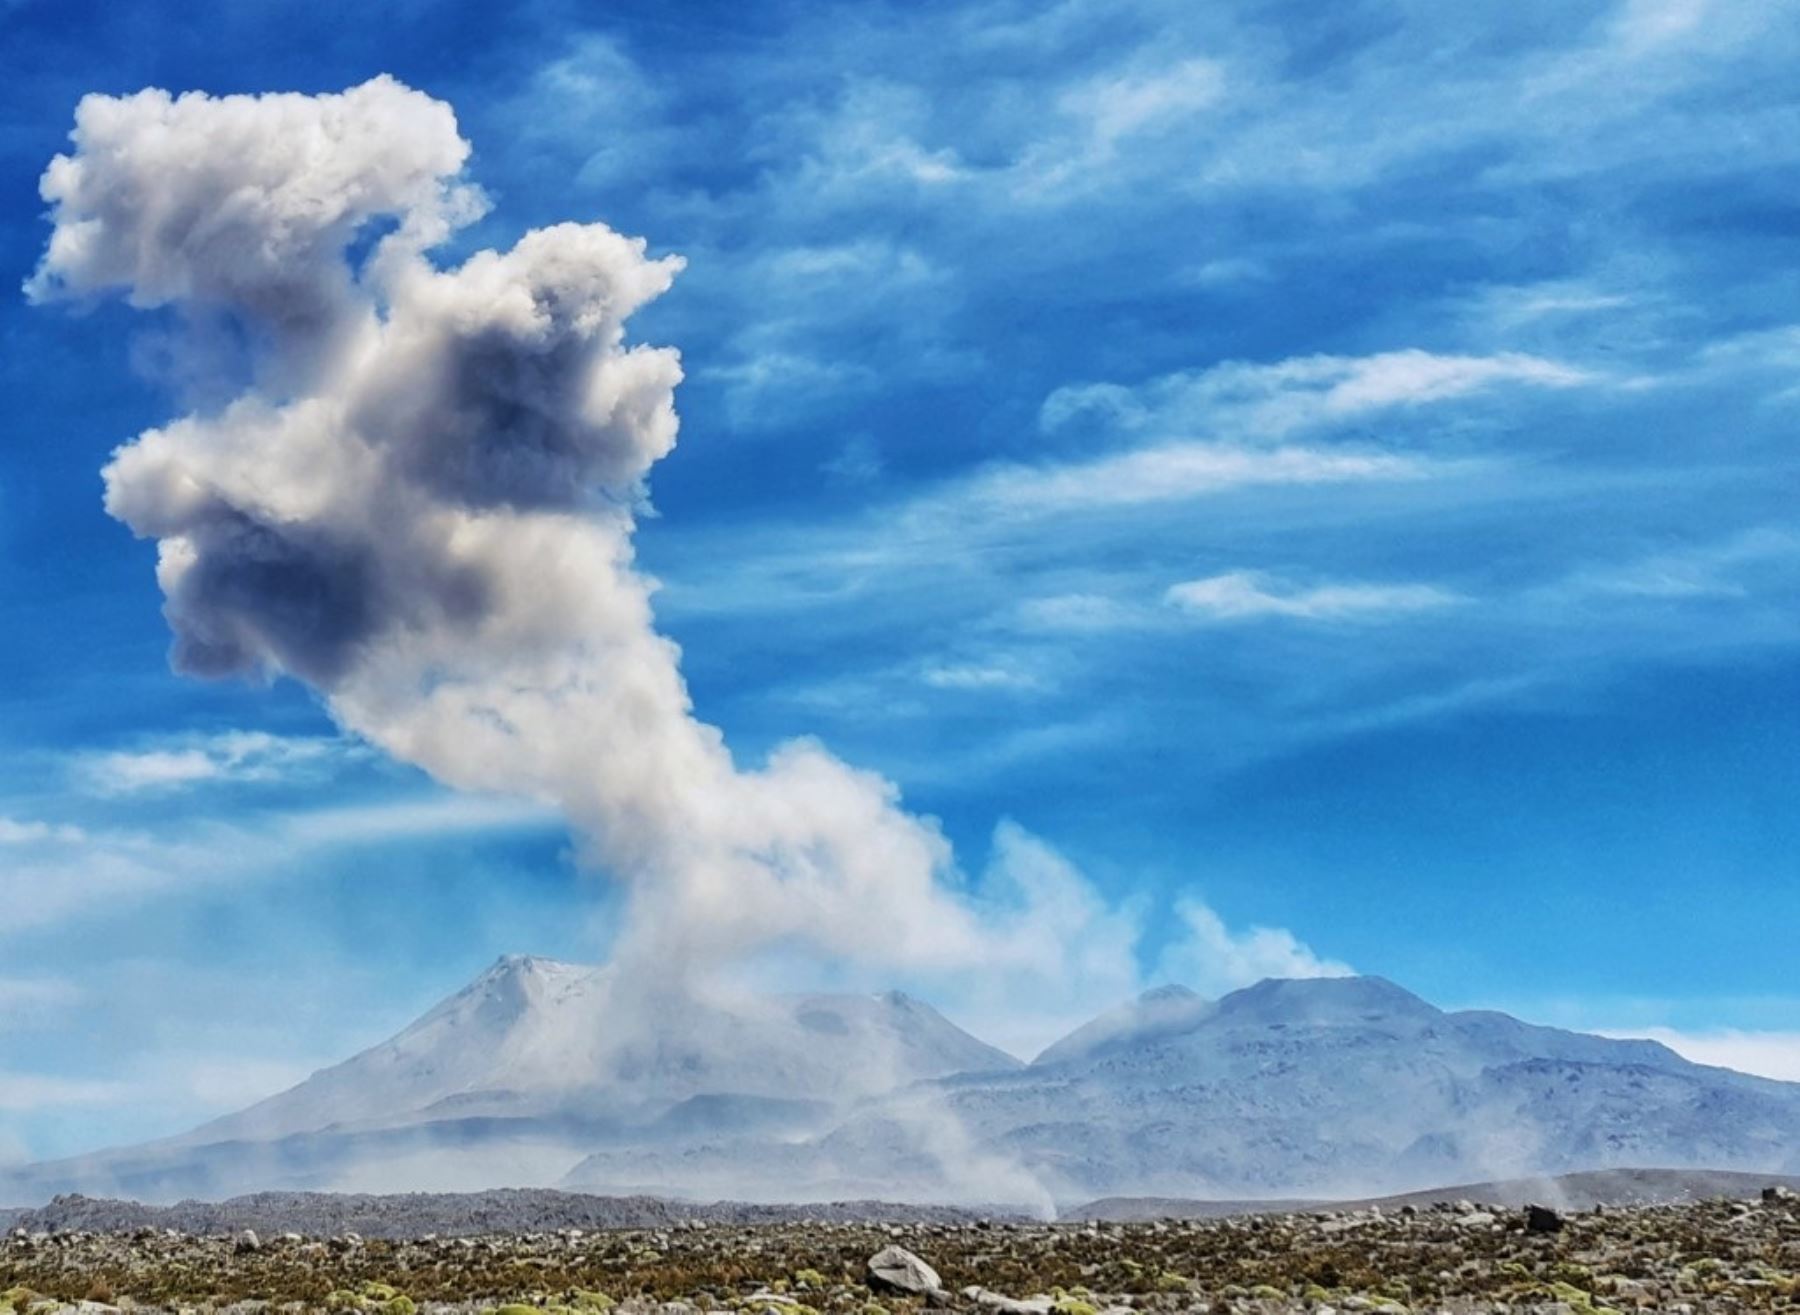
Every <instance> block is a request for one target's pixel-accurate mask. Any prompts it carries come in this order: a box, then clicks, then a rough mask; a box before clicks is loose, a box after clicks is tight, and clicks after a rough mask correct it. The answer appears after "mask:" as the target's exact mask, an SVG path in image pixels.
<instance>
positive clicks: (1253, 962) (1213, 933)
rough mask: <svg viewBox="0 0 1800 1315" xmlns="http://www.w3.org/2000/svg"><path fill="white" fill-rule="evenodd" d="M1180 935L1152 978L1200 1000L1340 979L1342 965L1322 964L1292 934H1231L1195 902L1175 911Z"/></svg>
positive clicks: (1269, 930) (1273, 930) (1267, 930)
mask: <svg viewBox="0 0 1800 1315" xmlns="http://www.w3.org/2000/svg"><path fill="white" fill-rule="evenodd" d="M1175 916H1176V917H1177V918H1178V919H1179V920H1180V923H1181V925H1182V934H1181V935H1180V936H1178V937H1177V938H1175V940H1174V941H1173V942H1172V943H1171V944H1170V945H1169V946H1168V948H1167V949H1166V950H1164V952H1163V954H1162V956H1161V957H1160V959H1159V960H1158V961H1157V966H1156V973H1155V977H1156V978H1157V979H1158V980H1160V981H1167V982H1179V983H1181V984H1182V985H1184V986H1190V987H1192V988H1193V989H1194V990H1196V991H1198V992H1200V994H1202V995H1222V994H1224V993H1225V992H1227V991H1234V990H1236V989H1238V988H1239V987H1241V986H1249V985H1251V984H1252V983H1255V982H1259V981H1261V980H1262V979H1263V978H1265V977H1344V976H1348V975H1349V974H1350V972H1351V971H1352V970H1351V969H1350V967H1349V966H1348V965H1346V964H1342V963H1338V962H1336V961H1335V960H1331V959H1323V958H1320V957H1319V956H1318V955H1316V954H1314V953H1313V951H1312V949H1311V948H1310V947H1308V946H1306V945H1304V944H1302V943H1301V942H1300V941H1299V940H1298V939H1296V938H1295V936H1294V934H1293V933H1292V932H1289V931H1286V930H1283V929H1281V928H1277V927H1250V928H1248V929H1246V930H1244V931H1241V932H1238V931H1233V930H1231V928H1229V927H1227V926H1226V925H1225V922H1224V920H1223V919H1222V918H1220V917H1219V915H1218V914H1217V913H1215V912H1214V911H1213V910H1212V909H1210V908H1209V907H1207V905H1205V904H1204V903H1202V902H1201V901H1199V900H1197V899H1191V898H1189V899H1183V900H1180V901H1178V902H1177V903H1176V905H1175Z"/></svg>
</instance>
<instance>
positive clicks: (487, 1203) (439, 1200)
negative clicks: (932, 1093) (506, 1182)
mask: <svg viewBox="0 0 1800 1315" xmlns="http://www.w3.org/2000/svg"><path fill="white" fill-rule="evenodd" d="M12 1213H13V1218H12V1219H11V1221H7V1220H5V1219H4V1218H0V1226H5V1227H9V1228H23V1229H25V1230H26V1231H27V1232H49V1233H65V1232H89V1233H122V1232H130V1231H133V1230H135V1229H139V1228H157V1229H174V1230H175V1231H176V1232H180V1233H198V1234H208V1233H210V1234H220V1233H233V1234H235V1233H237V1232H240V1231H241V1230H243V1229H246V1228H249V1229H254V1230H256V1231H257V1232H258V1233H263V1234H275V1233H302V1234H304V1235H306V1236H307V1237H331V1236H334V1235H339V1234H344V1233H358V1234H360V1235H361V1236H363V1237H365V1238H390V1239H399V1238H412V1237H420V1236H423V1235H424V1234H427V1233H431V1234H435V1235H437V1236H440V1237H473V1236H484V1235H492V1234H504V1233H527V1232H553V1231H555V1230H557V1229H563V1228H583V1229H589V1230H592V1229H605V1228H666V1227H670V1226H674V1225H680V1224H687V1223H690V1222H692V1223H704V1224H781V1223H793V1222H798V1221H802V1220H808V1219H819V1220H830V1221H833V1222H861V1223H938V1224H955V1223H964V1222H969V1221H973V1220H974V1219H976V1218H977V1217H979V1212H977V1211H975V1210H971V1209H966V1208H963V1207H959V1206H947V1205H899V1204H894V1203H891V1202H886V1201H834V1202H828V1203H821V1204H815V1205H757V1204H751V1203H746V1202H741V1201H715V1202H710V1203H700V1202H692V1201H678V1200H670V1199H668V1198H666V1197H659V1196H590V1195H586V1194H584V1193H581V1192H559V1191H554V1190H551V1189H549V1188H501V1189H496V1190H494V1191H487V1192H407V1193H402V1194H398V1195H384V1196H371V1195H367V1194H361V1193H353V1192H258V1193H256V1194H254V1195H251V1196H236V1197H232V1198H231V1199H229V1200H226V1201H216V1202H215V1201H181V1202H178V1203H177V1204H175V1205H142V1204H139V1203H138V1202H136V1201H114V1200H105V1199H101V1198H96V1197H89V1196H59V1197H57V1198H56V1199H55V1200H54V1201H52V1202H50V1204H49V1205H46V1206H43V1207H42V1208H40V1209H36V1210H22V1211H14V1212H12Z"/></svg>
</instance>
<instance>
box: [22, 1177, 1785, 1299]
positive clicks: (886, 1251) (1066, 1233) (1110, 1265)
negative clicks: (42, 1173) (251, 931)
mask: <svg viewBox="0 0 1800 1315" xmlns="http://www.w3.org/2000/svg"><path fill="white" fill-rule="evenodd" d="M894 1248H899V1249H900V1250H899V1252H896V1251H895V1250H894ZM934 1285H935V1286H934ZM83 1302H86V1303H87V1304H86V1305H85V1307H84V1306H82V1305H81V1304H80V1303H83ZM71 1305H73V1306H75V1308H76V1309H77V1310H78V1311H83V1312H84V1313H85V1315H110V1313H111V1311H112V1310H114V1309H118V1310H129V1309H133V1308H136V1309H140V1310H145V1309H152V1308H154V1309H160V1310H169V1311H193V1312H198V1311H202V1310H215V1311H216V1310H225V1309H231V1310H234V1311H240V1312H244V1313H245V1315H249V1313H250V1312H253V1311H261V1310H265V1309H269V1308H271V1307H273V1308H276V1309H287V1310H292V1311H296V1312H298V1311H302V1310H307V1311H310V1310H332V1311H338V1312H360V1313H361V1315H419V1312H424V1313H425V1315H458V1313H461V1312H489V1313H490V1315H535V1312H539V1311H542V1312H545V1313H546V1315H578V1313H581V1312H586V1313H588V1315H598V1313H599V1312H605V1311H611V1310H614V1309H615V1307H616V1308H617V1315H704V1313H705V1312H725V1313H726V1315H877V1313H878V1312H880V1313H881V1315H915V1313H916V1312H920V1311H924V1310H953V1311H962V1312H966V1313H967V1315H1127V1312H1170V1313H1171V1315H1173V1313H1174V1312H1188V1311H1195V1312H1198V1311H1208V1312H1211V1311H1234V1312H1269V1313H1271V1315H1272V1313H1274V1312H1285V1311H1309V1312H1315V1313H1322V1312H1326V1311H1383V1312H1389V1315H1393V1313H1396V1312H1402V1311H1405V1312H1426V1311H1442V1312H1476V1311H1484V1312H1493V1311H1502V1310H1506V1311H1537V1312H1559V1313H1562V1312H1591V1311H1601V1310H1616V1311H1630V1310H1641V1309H1654V1310H1664V1311H1685V1312H1690V1313H1693V1315H1697V1313H1699V1312H1715V1311H1717V1312H1734V1311H1764V1310H1771V1311H1772V1310H1797V1309H1800V1196H1796V1195H1795V1194H1794V1193H1792V1192H1790V1191H1787V1190H1786V1189H1782V1188H1771V1189H1769V1191H1768V1192H1767V1194H1766V1197H1759V1198H1758V1199H1757V1200H1755V1201H1739V1200H1717V1201H1707V1202H1690V1203H1686V1204H1678V1205H1661V1206H1638V1207H1629V1208H1615V1209H1604V1210H1598V1211H1588V1212H1583V1213H1576V1214H1567V1215H1564V1214H1558V1213H1556V1212H1554V1211H1551V1210H1548V1209H1545V1208H1542V1207H1537V1208H1526V1209H1509V1210H1494V1209H1485V1208H1482V1207H1480V1206H1477V1205H1475V1204H1474V1203H1472V1202H1467V1201H1462V1202H1452V1203H1443V1204H1438V1205H1432V1206H1426V1207H1422V1208H1421V1207H1417V1206H1411V1205H1408V1206H1403V1207H1400V1208H1397V1209H1394V1210H1383V1209H1379V1208H1368V1209H1362V1210H1352V1211H1317V1212H1310V1213H1295V1214H1283V1215H1252V1216H1242V1217H1237V1218H1230V1219H1206V1220H1201V1219H1190V1220H1173V1221H1161V1220H1159V1221H1146V1222H1139V1223H1130V1224H1119V1223H1100V1222H1090V1223H1084V1224H1071V1223H1062V1224H1035V1223H1018V1222H999V1221H989V1220H974V1221H962V1222H947V1221H946V1222H906V1223H901V1222H895V1223H888V1224H873V1223H867V1222H843V1221H833V1220H831V1219H829V1218H826V1217H824V1216H823V1215H822V1214H816V1215H815V1216H814V1217H812V1218H809V1219H804V1220H792V1221H788V1222H779V1223H766V1224H741V1223H708V1222H704V1221H701V1220H698V1219H692V1218H690V1219H683V1220H677V1221H673V1222H670V1223H668V1224H666V1225H662V1226H657V1227H650V1228H624V1229H605V1230H599V1231H591V1230H584V1229H579V1228H565V1229H562V1230H558V1231H553V1232H540V1233H526V1234H499V1235H493V1236H487V1237H481V1238H475V1237H456V1238H452V1237H423V1238H415V1239H411V1240H404V1241H396V1240H386V1239H378V1238H372V1237H365V1236H359V1235H356V1234H354V1233H351V1234H340V1235H337V1236H334V1237H330V1238H323V1239H318V1238H314V1239H308V1238H303V1237H301V1236H300V1235H299V1234H290V1235H286V1236H283V1235H273V1236H263V1235H260V1234H255V1233H249V1232H245V1233H240V1234H239V1235H237V1236H196V1235H194V1234H191V1233H183V1232H178V1231H172V1230H165V1229H161V1228H155V1227H149V1226H146V1227H143V1228H140V1229H138V1230H137V1231H135V1232H130V1233H94V1232H85V1231H72V1232H61V1233H48V1232H37V1233H32V1232H29V1231H22V1230H15V1231H14V1232H13V1233H11V1234H9V1235H8V1236H7V1237H6V1238H5V1239H4V1240H0V1310H11V1311H13V1312H18V1313H21V1315H25V1313H29V1315H51V1312H52V1311H53V1310H55V1309H57V1308H60V1307H67V1306H71Z"/></svg>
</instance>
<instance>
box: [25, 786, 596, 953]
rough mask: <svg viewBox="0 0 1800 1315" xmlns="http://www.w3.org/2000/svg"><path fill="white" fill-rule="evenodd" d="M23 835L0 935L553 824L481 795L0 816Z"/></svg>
mask: <svg viewBox="0 0 1800 1315" xmlns="http://www.w3.org/2000/svg"><path fill="white" fill-rule="evenodd" d="M9 826H10V827H14V828H17V830H18V832H19V834H20V836H21V837H22V838H20V839H17V840H15V841H14V842H13V844H14V845H15V846H16V848H17V850H18V851H19V852H18V853H16V854H14V855H10V856H9V859H8V861H7V862H6V863H5V864H0V907H4V908H5V910H6V917H5V919H4V920H0V939H4V938H5V936H6V935H7V934H8V933H10V932H23V931H26V930H29V929H32V928H37V927H44V926H50V925H53V924H57V923H62V922H68V921H73V920H76V919H80V918H83V917H88V916H92V915H96V914H100V915H108V914H114V913H117V912H119V911H120V910H122V909H129V908H133V907H136V906H138V905H141V904H144V903H146V902H150V901H154V900H159V899H169V898H174V897H178V896H182V895H187V894H193V893H197V892H201V891H205V890H208V889H217V888H220V887H225V886H229V885H232V884H234V883H240V882H246V881H258V880H270V879H274V878H278V877H281V876H285V875H289V874H292V873H295V872H300V871H304V870H305V869H306V868H307V867H308V865H309V864H311V863H313V862H315V861H317V860H318V859H319V858H320V857H321V856H323V855H325V854H327V853H329V852H331V851H332V850H334V849H337V848H340V847H344V846H356V845H363V844H380V843H384V842H387V841H391V840H397V839H406V838H435V837H442V836H446V835H466V834H475V833H481V832H503V831H517V830H522V829H536V828H544V827H560V819H559V817H558V815H557V814H556V813H555V812H554V811H553V810H550V809H548V808H546V807H545V806H544V805H541V804H534V803H531V802H529V801H525V800H518V799H513V798H502V797H493V796H483V795H442V796H437V797H431V798H425V799H418V798H403V799H395V800H387V801H383V802H381V803H374V804H362V805H355V806H348V807H328V808H305V809H298V810H293V811H285V812H275V813H269V814H263V815H259V816H251V817H247V818H244V817H240V818H229V819H227V818H220V817H209V816H203V815H198V816H197V815H193V814H191V813H190V814H189V815H187V816H185V817H184V818H183V820H182V822H181V825H180V827H179V829H178V832H177V834H175V835H173V836H169V835H160V834H156V833H153V832H149V831H141V830H140V831H124V830H99V829H92V828H90V829H86V830H78V829H76V828H73V827H62V826H50V825H45V824H41V823H31V824H25V825H22V826H21V825H20V824H17V823H10V822H7V821H6V820H5V819H0V843H4V842H5V839H6V835H7V832H6V829H5V828H6V827H9Z"/></svg>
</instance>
